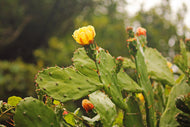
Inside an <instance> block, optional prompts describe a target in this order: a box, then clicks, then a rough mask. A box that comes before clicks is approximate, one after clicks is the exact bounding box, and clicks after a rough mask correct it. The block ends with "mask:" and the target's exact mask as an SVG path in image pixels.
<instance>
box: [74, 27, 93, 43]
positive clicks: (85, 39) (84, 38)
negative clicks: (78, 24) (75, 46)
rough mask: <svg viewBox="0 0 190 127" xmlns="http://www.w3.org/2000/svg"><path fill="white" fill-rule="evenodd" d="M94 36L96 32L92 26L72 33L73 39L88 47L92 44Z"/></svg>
mask: <svg viewBox="0 0 190 127" xmlns="http://www.w3.org/2000/svg"><path fill="white" fill-rule="evenodd" d="M95 36H96V32H95V29H94V27H93V26H91V25H89V26H85V27H82V28H79V29H78V30H75V31H74V33H73V38H74V39H75V41H76V42H77V43H79V44H80V45H83V46H84V45H89V44H92V43H93V42H94V37H95Z"/></svg>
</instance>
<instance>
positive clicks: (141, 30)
mask: <svg viewBox="0 0 190 127" xmlns="http://www.w3.org/2000/svg"><path fill="white" fill-rule="evenodd" d="M136 35H137V36H140V35H144V36H146V29H144V28H142V27H139V28H137V33H136Z"/></svg>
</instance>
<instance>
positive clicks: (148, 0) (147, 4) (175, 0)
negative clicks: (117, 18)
mask: <svg viewBox="0 0 190 127" xmlns="http://www.w3.org/2000/svg"><path fill="white" fill-rule="evenodd" d="M126 1H127V3H128V5H127V6H126V10H127V11H128V12H129V14H131V16H133V15H135V13H136V12H137V11H139V10H140V6H141V4H142V3H143V4H144V10H145V11H148V10H149V9H150V8H152V7H154V6H155V5H158V4H160V3H161V1H162V0H126ZM183 3H185V4H186V5H187V14H186V15H185V19H184V22H185V24H186V25H187V27H189V28H190V6H189V5H190V0H170V5H171V9H172V12H173V15H175V14H176V12H177V11H178V9H180V8H182V5H183Z"/></svg>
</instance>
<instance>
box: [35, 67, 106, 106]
mask: <svg viewBox="0 0 190 127" xmlns="http://www.w3.org/2000/svg"><path fill="white" fill-rule="evenodd" d="M36 82H37V83H38V84H39V87H40V89H41V90H43V91H44V92H45V93H46V94H47V95H49V96H51V97H53V98H54V99H56V100H59V101H61V102H66V101H69V100H77V99H79V98H81V97H84V96H86V95H88V94H90V93H92V92H94V91H96V90H98V89H101V88H102V84H101V83H100V82H98V81H96V80H94V79H92V78H90V77H87V76H85V75H83V74H81V73H80V72H79V71H77V70H76V69H75V68H74V67H72V66H71V67H68V68H64V69H63V68H60V67H51V68H49V69H45V70H43V71H41V72H39V74H38V75H37V79H36Z"/></svg>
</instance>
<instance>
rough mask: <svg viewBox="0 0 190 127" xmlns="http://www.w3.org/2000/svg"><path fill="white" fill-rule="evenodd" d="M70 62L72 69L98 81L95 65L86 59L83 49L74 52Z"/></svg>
mask: <svg viewBox="0 0 190 127" xmlns="http://www.w3.org/2000/svg"><path fill="white" fill-rule="evenodd" d="M72 60H73V64H74V67H75V68H76V69H77V70H79V71H80V72H81V73H82V74H84V75H86V76H88V77H91V78H93V79H95V80H97V81H99V78H98V73H97V68H96V65H95V63H94V61H93V60H92V59H90V58H89V57H88V55H87V54H86V52H85V50H84V48H79V49H77V50H76V51H75V52H74V55H73V59H72Z"/></svg>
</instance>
